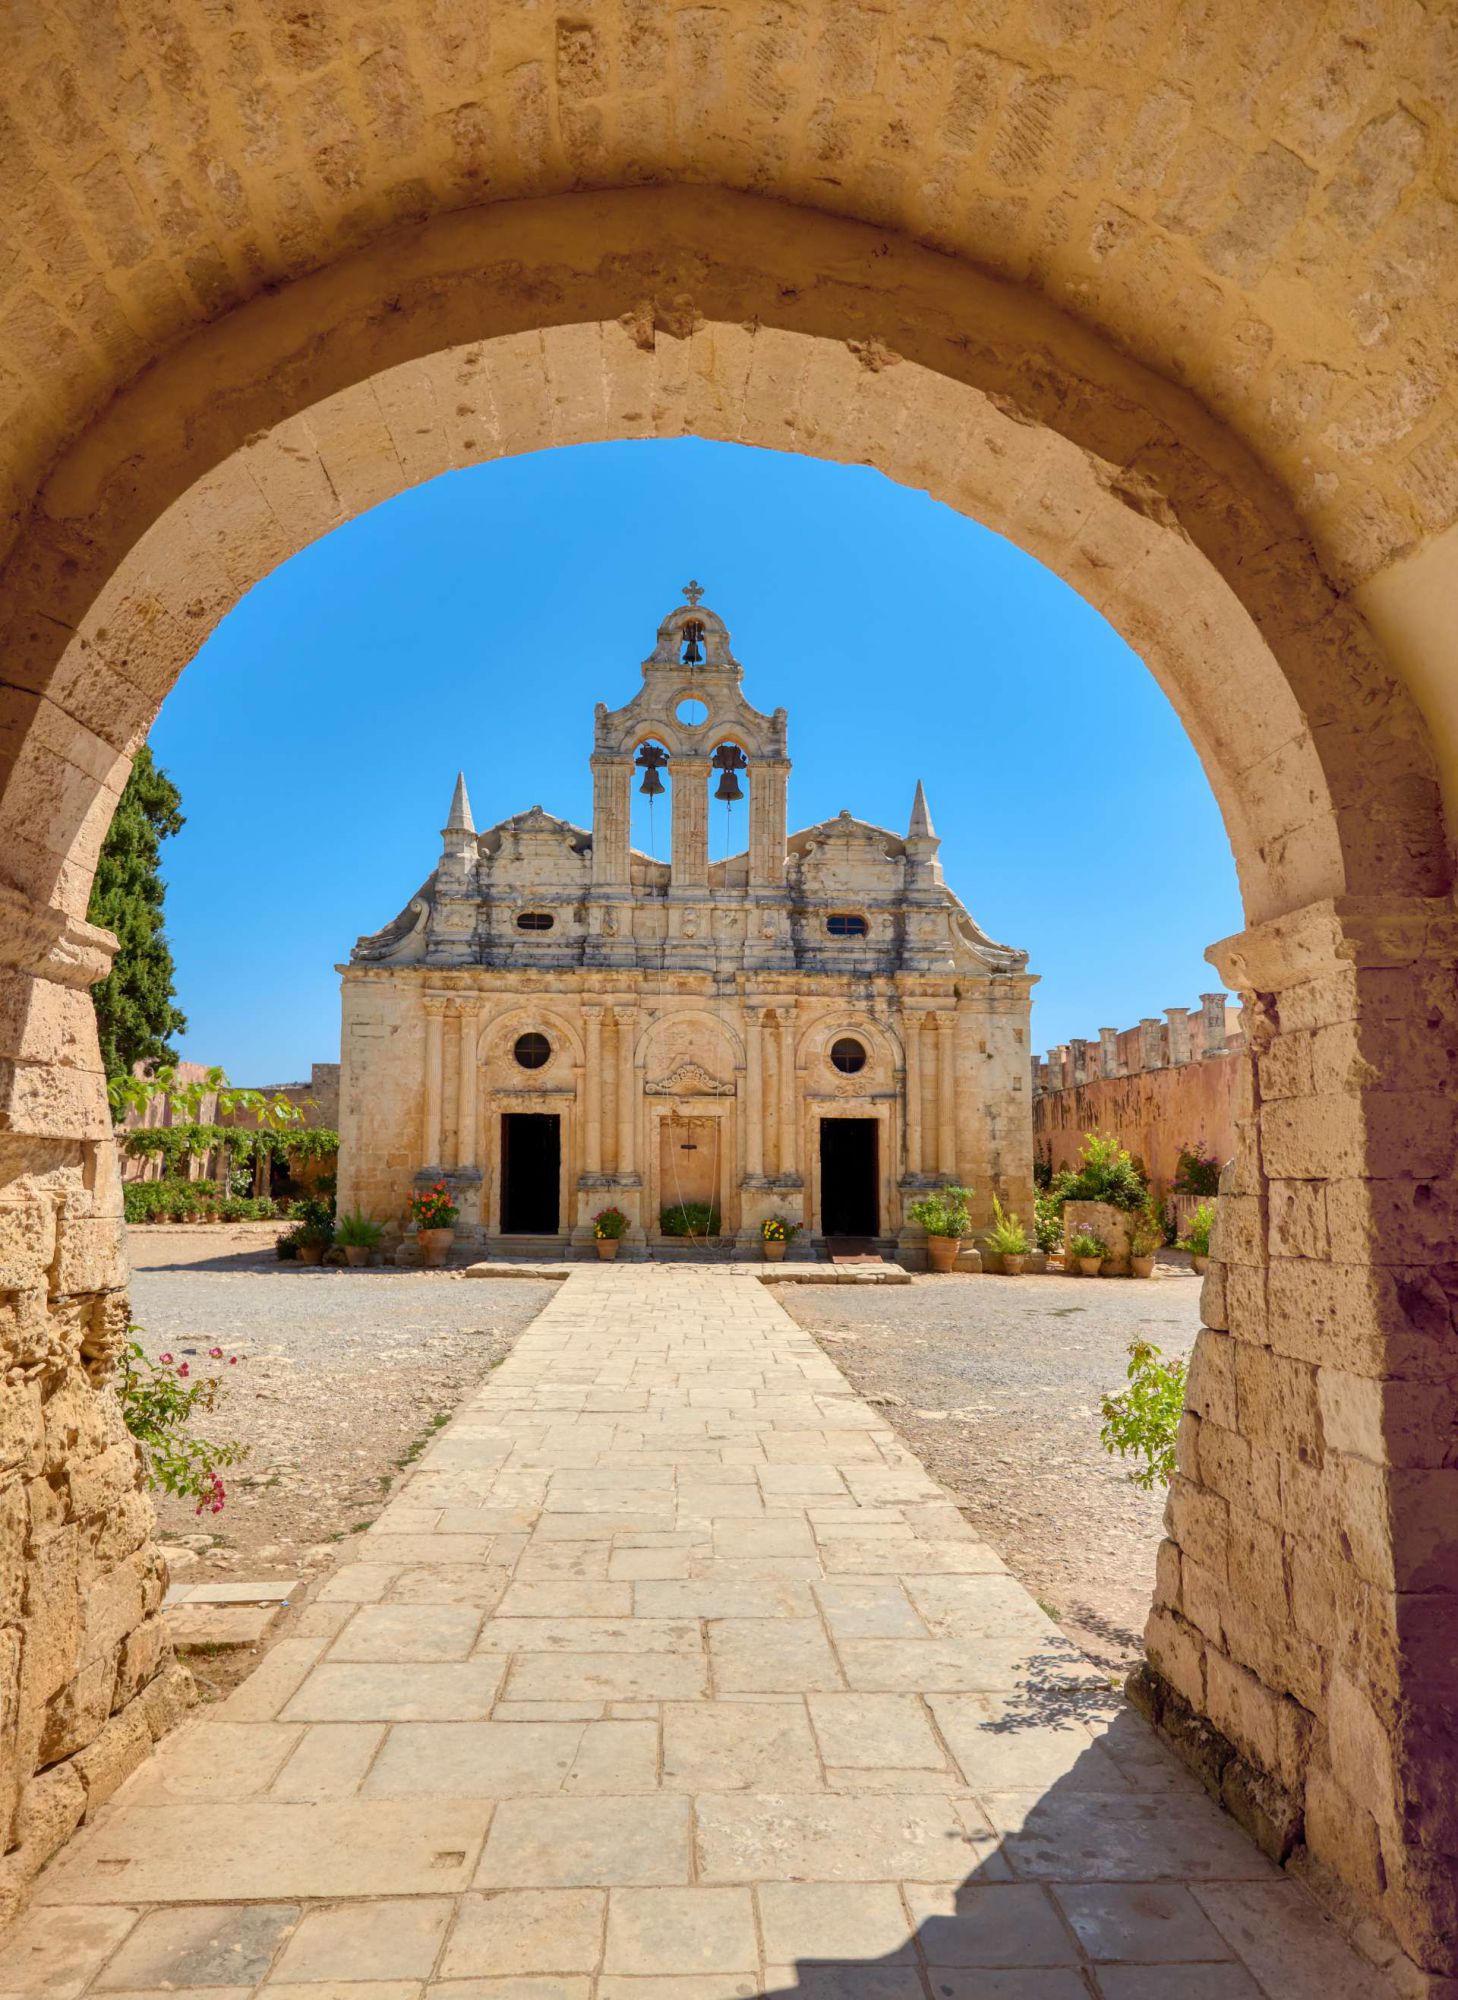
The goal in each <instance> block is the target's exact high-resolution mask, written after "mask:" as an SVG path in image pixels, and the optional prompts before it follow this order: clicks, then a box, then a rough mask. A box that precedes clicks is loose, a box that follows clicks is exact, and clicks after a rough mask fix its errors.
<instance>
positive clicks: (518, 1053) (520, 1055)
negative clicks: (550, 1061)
mask: <svg viewBox="0 0 1458 2000" xmlns="http://www.w3.org/2000/svg"><path fill="white" fill-rule="evenodd" d="M551 1053H552V1044H551V1043H550V1042H549V1041H548V1040H547V1038H546V1036H545V1035H535V1034H533V1035H518V1036H517V1038H516V1047H515V1048H514V1049H513V1051H512V1054H513V1055H514V1056H515V1057H516V1059H517V1061H518V1062H519V1063H520V1064H521V1066H522V1068H523V1069H540V1068H541V1066H542V1064H543V1063H544V1062H545V1061H546V1060H547V1057H548V1056H549V1055H550V1054H551Z"/></svg>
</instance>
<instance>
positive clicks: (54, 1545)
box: [21, 1527, 81, 1703]
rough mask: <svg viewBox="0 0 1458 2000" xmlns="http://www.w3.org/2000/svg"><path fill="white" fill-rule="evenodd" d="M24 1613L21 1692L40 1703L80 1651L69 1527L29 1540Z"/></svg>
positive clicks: (71, 1671)
mask: <svg viewBox="0 0 1458 2000" xmlns="http://www.w3.org/2000/svg"><path fill="white" fill-rule="evenodd" d="M26 1617H27V1624H26V1641H25V1657H24V1663H23V1666H22V1669H21V1687H22V1697H23V1699H25V1700H26V1701H28V1702H34V1703H44V1702H47V1701H49V1700H50V1698H51V1696H52V1695H54V1694H56V1693H58V1692H59V1690H60V1689H61V1688H63V1687H64V1686H65V1685H66V1683H67V1681H68V1680H70V1678H71V1676H72V1675H73V1674H74V1672H75V1671H76V1664H77V1659H78V1655H79V1652H80V1641H81V1597H80V1589H79V1583H78V1574H77V1536H76V1530H75V1529H74V1528H73V1527H67V1528H62V1529H60V1530H59V1531H58V1532H56V1533H54V1534H52V1535H50V1536H48V1537H47V1538H46V1539H45V1540H44V1541H42V1542H39V1543H32V1546H31V1552H30V1563H29V1578H28V1586H27V1594H26Z"/></svg>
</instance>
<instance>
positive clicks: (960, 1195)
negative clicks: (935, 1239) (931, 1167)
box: [906, 1182, 972, 1236]
mask: <svg viewBox="0 0 1458 2000" xmlns="http://www.w3.org/2000/svg"><path fill="white" fill-rule="evenodd" d="M971 1193H972V1190H971V1188H964V1187H956V1186H954V1185H953V1184H951V1183H950V1182H949V1183H948V1185H947V1186H946V1187H944V1188H939V1189H938V1190H937V1192H936V1193H935V1194H924V1195H921V1196H919V1197H918V1199H917V1200H915V1201H914V1202H912V1203H911V1205H910V1207H909V1208H908V1209H907V1211H906V1212H907V1214H908V1215H909V1216H910V1217H911V1219H912V1221H913V1222H914V1223H916V1224H917V1226H918V1227H919V1228H921V1229H924V1230H925V1231H926V1233H927V1235H928V1236H965V1235H966V1234H967V1231H968V1230H969V1229H970V1228H971V1227H972V1218H971V1216H970V1215H969V1214H968V1213H967V1201H968V1197H969V1196H970V1195H971Z"/></svg>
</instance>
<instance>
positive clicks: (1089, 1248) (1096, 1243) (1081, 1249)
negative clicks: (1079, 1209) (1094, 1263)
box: [1068, 1229, 1109, 1259]
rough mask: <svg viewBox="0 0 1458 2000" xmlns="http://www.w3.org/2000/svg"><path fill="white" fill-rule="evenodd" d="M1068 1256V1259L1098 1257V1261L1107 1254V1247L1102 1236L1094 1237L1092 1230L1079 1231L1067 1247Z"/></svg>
mask: <svg viewBox="0 0 1458 2000" xmlns="http://www.w3.org/2000/svg"><path fill="white" fill-rule="evenodd" d="M1068 1254H1069V1256H1070V1257H1098V1258H1099V1259H1103V1258H1105V1257H1107V1256H1108V1254H1109V1246H1108V1244H1107V1243H1105V1241H1104V1239H1103V1237H1102V1236H1095V1235H1094V1233H1093V1231H1092V1230H1090V1229H1080V1230H1079V1232H1078V1234H1077V1235H1076V1236H1075V1237H1074V1239H1073V1241H1072V1242H1071V1243H1070V1244H1069V1246H1068Z"/></svg>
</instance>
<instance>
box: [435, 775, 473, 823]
mask: <svg viewBox="0 0 1458 2000" xmlns="http://www.w3.org/2000/svg"><path fill="white" fill-rule="evenodd" d="M443 831H444V832H446V833H474V832H475V831H476V822H475V820H473V819H472V817H471V801H470V799H469V798H468V797H467V796H466V774H465V772H464V771H457V773H456V789H455V791H454V792H453V793H452V794H451V810H450V817H449V819H447V821H446V823H445V827H444V829H443Z"/></svg>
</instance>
